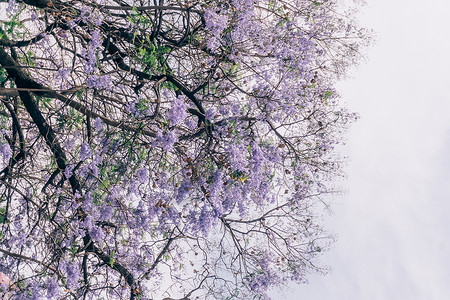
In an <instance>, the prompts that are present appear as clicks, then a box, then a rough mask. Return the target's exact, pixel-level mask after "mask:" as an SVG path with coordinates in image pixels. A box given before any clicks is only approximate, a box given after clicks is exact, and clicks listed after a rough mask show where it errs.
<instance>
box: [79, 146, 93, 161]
mask: <svg viewBox="0 0 450 300" xmlns="http://www.w3.org/2000/svg"><path fill="white" fill-rule="evenodd" d="M91 155H92V152H91V147H90V146H89V144H88V143H86V142H84V143H83V144H82V145H81V148H80V159H81V160H85V159H87V158H89V157H91Z"/></svg>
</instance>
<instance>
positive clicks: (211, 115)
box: [205, 108, 216, 120]
mask: <svg viewBox="0 0 450 300" xmlns="http://www.w3.org/2000/svg"><path fill="white" fill-rule="evenodd" d="M215 115H216V110H215V109H213V108H210V109H208V110H207V111H206V113H205V118H206V119H208V120H212V119H214V116H215Z"/></svg>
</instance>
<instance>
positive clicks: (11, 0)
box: [6, 0, 19, 14]
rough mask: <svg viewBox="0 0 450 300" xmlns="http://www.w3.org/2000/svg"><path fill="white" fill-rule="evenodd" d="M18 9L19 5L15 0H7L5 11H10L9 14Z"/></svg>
mask: <svg viewBox="0 0 450 300" xmlns="http://www.w3.org/2000/svg"><path fill="white" fill-rule="evenodd" d="M18 10H19V7H18V5H17V3H16V0H9V2H8V7H6V12H7V13H11V14H15V13H17V12H18Z"/></svg>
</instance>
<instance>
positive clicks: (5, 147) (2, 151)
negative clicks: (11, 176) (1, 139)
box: [0, 144, 12, 161]
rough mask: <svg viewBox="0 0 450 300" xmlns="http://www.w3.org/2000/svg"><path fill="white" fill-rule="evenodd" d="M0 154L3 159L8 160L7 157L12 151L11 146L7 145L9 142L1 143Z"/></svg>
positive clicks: (10, 155)
mask: <svg viewBox="0 0 450 300" xmlns="http://www.w3.org/2000/svg"><path fill="white" fill-rule="evenodd" d="M0 154H1V155H2V156H3V159H4V160H5V161H9V159H10V158H11V157H12V151H11V147H9V144H3V145H1V146H0Z"/></svg>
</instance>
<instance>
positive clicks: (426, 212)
mask: <svg viewBox="0 0 450 300" xmlns="http://www.w3.org/2000/svg"><path fill="white" fill-rule="evenodd" d="M367 2H368V5H367V6H365V7H363V8H362V11H361V13H360V14H359V20H360V24H361V25H363V26H365V27H369V28H373V29H374V30H375V31H376V32H377V42H376V44H375V46H374V47H372V49H370V51H369V53H368V62H366V63H363V64H362V65H361V66H359V67H358V69H357V70H355V71H353V72H351V76H352V79H349V80H345V81H344V82H341V83H340V84H339V85H338V89H339V90H340V92H341V94H342V98H343V99H342V100H343V102H344V103H346V105H347V106H348V107H350V108H351V109H353V110H354V111H357V112H359V113H360V115H361V119H360V121H359V122H357V123H356V124H354V125H353V127H352V129H351V130H350V132H349V134H348V135H347V137H348V142H347V146H346V147H345V148H344V150H343V152H344V154H345V155H347V156H348V157H349V165H348V168H347V173H348V179H347V182H346V183H344V186H345V188H346V189H347V190H348V194H347V195H344V196H340V197H339V198H338V199H337V202H338V203H337V204H336V205H335V206H334V211H335V216H333V217H330V218H331V219H332V220H331V221H330V222H329V228H330V230H332V231H334V232H336V233H337V234H338V235H339V238H338V242H337V243H336V244H335V245H334V247H333V249H332V250H330V251H329V252H328V253H326V254H325V255H324V256H323V262H324V263H325V264H327V265H329V266H331V267H332V268H333V270H332V271H331V272H330V273H329V274H328V275H326V276H318V275H316V276H311V277H310V284H308V285H303V286H300V287H292V289H291V290H289V291H287V292H286V293H278V296H275V297H274V298H275V299H277V300H280V299H283V300H300V299H308V300H316V299H320V300H331V299H332V300H335V299H337V300H341V299H349V300H366V299H367V300H373V299H380V300H381V299H382V300H397V299H399V300H400V299H401V300H406V299H407V300H416V299H417V300H419V299H420V300H421V299H424V300H425V299H426V300H434V299H436V300H444V299H450V241H449V240H450V218H449V216H450V88H449V87H450V76H449V72H450V2H448V1H443V0H441V1H430V2H427V1H418V0H410V1H407V0H396V1H393V0H367Z"/></svg>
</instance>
